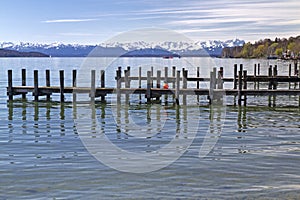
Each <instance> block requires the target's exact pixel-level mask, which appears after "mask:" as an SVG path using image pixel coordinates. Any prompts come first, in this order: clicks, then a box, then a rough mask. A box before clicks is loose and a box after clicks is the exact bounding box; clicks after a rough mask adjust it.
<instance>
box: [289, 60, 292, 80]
mask: <svg viewBox="0 0 300 200" xmlns="http://www.w3.org/2000/svg"><path fill="white" fill-rule="evenodd" d="M291 76H292V64H291V63H290V64H289V77H291Z"/></svg>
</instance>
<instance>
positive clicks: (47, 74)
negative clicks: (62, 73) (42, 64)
mask: <svg viewBox="0 0 300 200" xmlns="http://www.w3.org/2000/svg"><path fill="white" fill-rule="evenodd" d="M46 86H47V87H50V70H49V69H47V70H46ZM50 96H51V95H50V94H47V97H46V98H47V101H50Z"/></svg>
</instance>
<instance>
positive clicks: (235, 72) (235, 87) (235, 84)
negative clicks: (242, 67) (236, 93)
mask: <svg viewBox="0 0 300 200" xmlns="http://www.w3.org/2000/svg"><path fill="white" fill-rule="evenodd" d="M237 66H238V65H237V64H234V69H233V78H234V82H233V89H237V75H238V74H237Z"/></svg>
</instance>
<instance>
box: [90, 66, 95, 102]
mask: <svg viewBox="0 0 300 200" xmlns="http://www.w3.org/2000/svg"><path fill="white" fill-rule="evenodd" d="M95 96H96V71H95V70H92V71H91V91H90V98H91V102H95Z"/></svg>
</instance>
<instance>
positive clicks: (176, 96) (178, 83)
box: [175, 70, 180, 105]
mask: <svg viewBox="0 0 300 200" xmlns="http://www.w3.org/2000/svg"><path fill="white" fill-rule="evenodd" d="M179 91H180V71H179V70H178V71H177V75H176V90H175V103H176V105H179Z"/></svg>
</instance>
